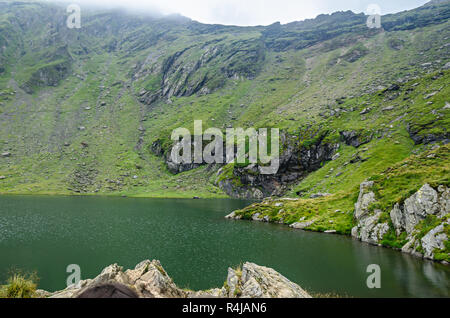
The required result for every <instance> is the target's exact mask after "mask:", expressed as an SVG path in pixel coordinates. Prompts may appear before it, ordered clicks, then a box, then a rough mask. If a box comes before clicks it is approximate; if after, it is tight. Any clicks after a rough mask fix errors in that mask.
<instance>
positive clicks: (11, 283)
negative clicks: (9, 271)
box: [0, 273, 37, 298]
mask: <svg viewBox="0 0 450 318" xmlns="http://www.w3.org/2000/svg"><path fill="white" fill-rule="evenodd" d="M36 288H37V277H36V274H29V275H23V274H20V273H18V274H14V275H12V276H11V277H10V278H9V279H8V281H7V284H6V285H3V286H0V298H32V297H33V295H34V293H35V292H36Z"/></svg>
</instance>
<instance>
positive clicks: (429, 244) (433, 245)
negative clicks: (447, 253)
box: [421, 224, 448, 259]
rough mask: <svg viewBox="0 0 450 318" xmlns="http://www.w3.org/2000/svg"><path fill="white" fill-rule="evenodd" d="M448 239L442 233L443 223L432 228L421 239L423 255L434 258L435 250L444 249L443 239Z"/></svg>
mask: <svg viewBox="0 0 450 318" xmlns="http://www.w3.org/2000/svg"><path fill="white" fill-rule="evenodd" d="M447 240H448V237H447V235H446V234H445V233H444V224H441V225H439V226H438V227H436V228H434V229H432V230H431V231H430V232H428V234H427V235H425V236H424V237H423V238H422V240H421V243H422V248H423V250H424V253H425V254H424V257H425V258H428V259H434V252H435V250H444V249H445V244H444V243H445V241H447Z"/></svg>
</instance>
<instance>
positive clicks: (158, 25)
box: [0, 1, 450, 197]
mask: <svg viewBox="0 0 450 318" xmlns="http://www.w3.org/2000/svg"><path fill="white" fill-rule="evenodd" d="M0 9H1V10H0V12H1V14H0V63H1V64H0V154H3V155H2V156H1V157H0V176H2V177H4V178H2V180H0V192H1V193H58V194H74V193H83V194H90V193H101V194H127V195H135V196H180V195H181V196H198V195H199V196H202V197H208V196H225V195H226V194H229V195H233V196H244V197H261V196H269V195H271V194H284V193H286V192H288V193H289V192H290V193H291V194H292V195H296V193H297V192H299V193H305V192H306V193H311V192H314V191H316V192H318V191H319V190H320V191H322V190H323V191H325V190H326V191H330V192H331V191H332V192H335V191H340V190H347V189H348V188H351V187H355V186H356V185H358V184H359V182H360V181H362V180H361V179H362V178H363V177H365V176H366V175H367V174H372V173H378V172H381V171H382V170H384V169H385V168H387V167H388V166H389V165H391V164H394V163H396V162H399V161H401V160H403V159H405V158H406V157H408V156H409V155H411V154H412V153H413V152H417V151H423V150H424V149H423V146H421V144H424V143H430V142H436V141H443V140H445V139H448V127H449V123H448V118H449V117H448V110H446V111H442V110H441V109H442V108H443V107H444V106H445V105H446V104H445V102H446V101H447V99H448V90H447V89H446V83H448V71H447V70H445V68H446V67H445V65H446V64H447V63H448V61H449V54H450V52H449V49H450V46H449V45H448V44H449V37H450V34H449V30H450V28H449V22H448V18H449V16H450V5H449V3H448V1H447V2H444V3H438V4H428V5H426V6H423V7H420V8H417V9H415V10H412V11H408V12H403V13H399V14H394V15H388V16H385V17H383V20H382V21H383V26H384V29H383V30H370V29H368V28H367V27H366V26H365V20H366V17H364V16H363V15H358V14H354V13H352V12H339V13H335V14H332V15H321V16H319V17H317V18H316V19H313V20H307V21H303V22H296V23H291V24H287V25H279V24H274V25H271V26H268V27H232V26H220V25H204V24H200V23H197V22H194V21H190V20H189V19H185V18H180V17H167V18H157V17H149V16H136V15H131V14H127V13H125V12H121V11H105V12H98V11H88V10H86V11H83V19H82V28H81V29H79V30H78V29H68V28H67V27H66V26H65V20H66V18H67V14H66V13H65V8H62V7H59V6H56V5H50V4H43V3H27V2H14V1H8V2H0ZM440 72H442V73H440ZM432 77H437V79H435V80H434V79H432ZM416 82H417V83H418V85H415V83H416ZM393 84H395V85H398V86H399V89H396V86H393ZM413 85H415V86H413ZM430 85H431V86H430ZM441 86H442V88H441ZM389 88H390V89H389ZM385 89H388V90H387V91H385ZM409 89H412V91H410V92H409V93H408V94H409V95H413V96H412V97H410V96H408V99H404V98H405V97H406V96H404V94H406V91H407V90H409ZM434 92H436V93H435V95H433V96H431V97H429V99H430V100H428V99H427V100H423V99H422V97H423V96H426V95H428V94H432V93H434ZM395 95H398V96H395ZM430 101H432V102H433V104H428V103H429V102H430ZM387 107H394V109H393V110H390V111H389V110H384V111H383V109H384V108H387ZM364 109H370V110H369V111H367V114H363V115H360V113H361V112H364ZM405 112H408V114H407V116H406V117H404V118H402V119H399V120H398V121H396V124H394V125H393V126H394V128H389V127H390V125H392V123H391V122H392V121H393V120H395V119H397V118H399V117H400V116H402V115H403V114H404V113H405ZM433 112H435V114H434V113H433ZM194 120H203V122H204V129H206V128H208V127H218V128H221V129H224V128H226V127H231V126H233V127H244V128H247V127H256V128H258V127H279V128H281V129H282V130H283V134H284V136H286V143H288V144H290V145H291V146H292V147H291V148H289V149H294V151H292V152H291V153H284V157H285V158H287V159H288V160H286V165H285V166H283V167H282V168H283V169H282V170H281V171H280V173H279V174H278V175H276V176H274V177H273V178H269V179H265V178H257V180H256V181H252V182H251V181H250V180H249V173H248V172H246V170H245V169H243V168H242V167H234V166H228V167H226V168H225V169H222V171H221V173H219V174H220V176H219V177H217V174H216V173H217V170H218V169H219V168H220V167H218V166H214V167H207V166H202V167H199V168H197V169H195V170H191V171H187V172H184V173H182V174H179V175H173V174H172V173H171V172H170V171H169V170H168V169H167V166H166V163H165V158H164V155H166V154H167V153H168V152H169V151H170V147H171V142H170V140H169V139H170V134H171V132H172V130H173V129H175V128H178V127H186V128H190V129H192V127H193V122H194ZM382 125H384V126H382ZM353 131H355V132H356V133H357V134H356V136H353V137H352V138H353V139H355V138H356V139H358V138H363V139H364V138H366V137H367V136H371V138H370V144H368V147H369V148H370V149H372V148H373V149H375V150H374V152H375V153H376V155H374V156H373V159H369V160H366V161H364V163H362V164H361V167H360V168H358V169H357V170H356V171H357V177H356V178H354V176H353V175H352V174H348V175H346V174H345V173H344V175H343V176H342V179H343V180H344V181H341V182H338V183H335V182H333V181H329V180H332V178H331V179H330V178H325V179H321V178H322V175H324V174H325V172H324V171H325V170H324V168H322V169H320V168H321V167H322V166H323V165H325V164H326V162H327V161H329V160H330V159H331V158H332V157H333V156H334V154H335V152H336V149H337V148H336V146H337V145H338V144H340V145H341V147H344V148H343V149H344V150H343V152H344V153H345V154H344V156H343V157H345V156H352V155H354V152H359V150H354V147H353V146H351V143H352V142H354V141H350V142H349V144H350V145H346V143H347V142H346V140H345V136H346V133H352V132H353ZM348 136H350V137H351V134H350V135H348ZM389 136H391V137H392V138H388V137H389ZM427 136H432V137H427ZM318 137H320V138H318ZM350 139H351V138H350ZM392 139H396V141H397V142H399V145H398V147H397V146H393V145H392V144H391V143H390V140H392ZM397 139H398V140H397ZM416 143H417V145H416ZM155 145H156V146H158V147H156V149H158V151H155ZM327 145H330V147H328V146H327ZM344 145H345V146H344ZM394 145H396V144H394ZM152 146H153V147H152ZM311 147H315V148H314V149H315V150H317V151H319V150H320V151H321V150H322V149H328V150H327V151H325V155H324V156H323V157H320V160H314V161H311V160H308V161H306V162H304V161H302V160H301V158H300V157H299V154H300V155H301V154H302V153H303V152H304V151H306V152H308V151H310V150H311V149H310V148H311ZM324 147H325V148H324ZM297 149H299V150H297ZM386 149H388V150H386ZM291 159H292V160H291ZM342 160H343V159H342ZM292 162H294V164H292ZM299 164H300V167H301V168H300V170H298V168H296V167H297V166H299ZM296 169H297V170H296ZM318 169H319V170H318ZM367 169H368V170H367ZM316 170H318V171H317V172H316V173H314V174H312V175H309V174H310V173H311V172H314V171H316ZM250 174H251V173H250ZM308 175H309V177H308ZM304 178H306V179H305V180H304V181H303V182H302V180H303V179H304ZM319 178H320V179H319ZM342 186H345V189H343V188H342Z"/></svg>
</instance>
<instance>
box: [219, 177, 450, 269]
mask: <svg viewBox="0 0 450 318" xmlns="http://www.w3.org/2000/svg"><path fill="white" fill-rule="evenodd" d="M373 186H374V183H373V182H371V181H369V182H363V183H362V184H361V186H360V193H359V197H358V201H357V202H356V204H355V210H354V212H353V217H354V224H355V226H354V227H353V228H352V231H351V235H352V237H353V238H354V239H357V240H360V241H362V242H365V243H368V244H371V245H375V246H380V247H382V246H383V247H390V248H394V249H396V250H398V251H401V252H403V253H407V254H411V255H414V256H416V257H419V258H423V259H427V260H432V261H436V262H441V263H442V264H444V265H449V261H448V259H449V256H450V254H449V253H448V245H449V235H448V233H449V218H450V189H449V188H448V187H447V186H445V185H439V186H438V187H436V189H435V188H433V187H431V186H430V185H429V184H425V185H424V186H422V188H421V189H420V190H418V191H417V192H416V193H414V194H413V195H412V196H411V197H409V198H408V199H406V200H404V201H403V202H401V203H397V204H396V205H395V206H393V207H392V210H391V211H390V213H387V212H383V211H381V210H380V209H377V208H373V207H374V206H376V203H377V198H376V195H375V193H374V191H373V190H372V187H373ZM286 200H287V201H289V200H292V201H295V200H298V199H286V198H285V199H279V200H273V201H270V202H269V201H265V202H264V204H266V205H268V206H271V207H274V208H279V209H281V208H282V207H283V205H284V204H285V202H286ZM282 211H283V209H281V210H280V212H282ZM280 212H279V213H280ZM251 214H252V215H251V218H250V220H252V221H259V222H273V220H272V219H271V218H270V217H269V215H264V214H262V213H258V212H255V213H251ZM226 218H227V219H234V220H241V219H243V215H242V214H241V213H240V212H239V211H234V212H232V213H231V214H229V215H227V216H226ZM247 219H248V218H247ZM277 223H279V224H285V225H289V226H290V227H291V228H294V229H299V230H307V231H312V229H310V227H311V225H313V224H314V219H312V220H305V219H304V218H302V219H300V220H298V222H295V223H292V224H287V223H285V222H284V221H278V222H277ZM323 232H324V233H326V234H338V233H337V232H336V231H335V230H328V231H323ZM391 232H392V233H391ZM389 235H391V236H392V235H393V236H394V238H395V243H396V245H398V247H396V246H390V245H387V244H386V243H385V239H386V238H387V237H388V236H389Z"/></svg>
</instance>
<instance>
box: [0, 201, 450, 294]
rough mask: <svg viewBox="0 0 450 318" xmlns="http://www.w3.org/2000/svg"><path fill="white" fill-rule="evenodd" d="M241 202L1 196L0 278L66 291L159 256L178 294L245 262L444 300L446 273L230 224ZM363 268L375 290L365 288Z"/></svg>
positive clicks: (319, 287)
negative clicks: (12, 275)
mask: <svg viewBox="0 0 450 318" xmlns="http://www.w3.org/2000/svg"><path fill="white" fill-rule="evenodd" d="M247 204H248V202H245V201H240V200H227V199H222V200H174V199H170V200H163V199H131V198H126V199H125V198H103V197H34V196H33V197H29V196H0V281H1V282H4V281H5V279H6V277H7V275H8V273H9V272H10V271H11V270H12V269H21V270H23V271H36V272H37V274H38V276H39V277H40V282H39V288H42V289H46V290H50V291H54V290H60V289H64V288H65V284H66V278H67V276H68V274H67V273H66V267H67V265H69V264H78V265H80V267H81V271H82V279H86V278H93V277H95V276H96V275H98V274H99V273H100V271H101V270H102V269H103V268H104V267H106V266H107V265H110V264H113V263H118V264H119V265H121V266H124V267H125V268H131V267H134V266H135V265H136V264H137V263H139V262H140V261H142V260H144V259H158V260H160V261H161V263H162V265H163V267H164V268H165V269H166V271H167V272H168V273H169V275H170V276H171V277H172V278H173V279H174V281H175V282H176V283H177V284H178V285H179V286H180V287H186V288H191V289H196V290H198V289H208V288H211V287H218V286H222V285H223V283H224V281H225V279H226V275H227V268H228V267H230V266H232V267H235V266H237V265H239V264H240V263H243V262H245V261H250V262H254V263H257V264H259V265H264V266H268V267H272V268H274V269H275V270H277V271H279V272H280V273H282V274H283V275H284V276H286V277H287V278H289V279H290V280H292V281H294V282H296V283H298V284H299V285H300V286H302V287H303V288H305V289H306V290H309V291H312V292H321V293H327V292H335V293H338V294H341V295H347V296H356V297H449V296H450V288H449V287H450V286H449V282H450V269H449V267H447V266H444V265H441V264H436V263H432V262H428V261H423V260H421V259H417V258H414V257H412V256H409V255H404V254H402V253H399V252H396V251H393V250H390V249H384V248H378V247H373V246H369V245H366V244H363V243H360V242H357V241H354V240H352V239H351V238H348V237H342V236H336V235H326V234H319V233H310V232H303V231H298V230H293V229H290V228H288V227H286V226H281V225H273V224H264V223H259V222H247V221H231V220H226V219H224V216H225V215H226V214H228V213H230V212H232V211H233V210H235V209H238V208H242V207H244V206H245V205H247ZM370 264H378V265H380V267H381V274H382V275H381V282H382V286H381V289H376V290H371V289H369V288H368V287H367V285H366V279H367V277H368V276H369V275H370V274H368V273H366V270H367V267H368V266H369V265H370Z"/></svg>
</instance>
